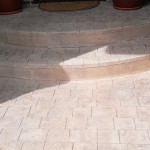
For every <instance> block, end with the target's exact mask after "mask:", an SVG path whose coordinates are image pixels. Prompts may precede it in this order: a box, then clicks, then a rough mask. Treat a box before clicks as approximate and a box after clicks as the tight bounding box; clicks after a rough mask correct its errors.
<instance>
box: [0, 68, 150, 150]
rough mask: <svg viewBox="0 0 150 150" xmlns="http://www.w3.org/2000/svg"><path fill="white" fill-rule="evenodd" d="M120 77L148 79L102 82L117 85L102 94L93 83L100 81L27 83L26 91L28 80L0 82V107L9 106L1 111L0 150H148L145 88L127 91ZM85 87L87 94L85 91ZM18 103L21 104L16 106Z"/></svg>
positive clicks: (149, 124)
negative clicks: (0, 84) (114, 82)
mask: <svg viewBox="0 0 150 150" xmlns="http://www.w3.org/2000/svg"><path fill="white" fill-rule="evenodd" d="M123 77H125V79H130V78H132V79H131V80H133V81H134V80H141V79H147V80H148V79H149V78H150V73H149V71H147V72H144V73H137V74H134V75H126V76H122V77H119V78H117V77H111V78H108V79H107V78H106V79H105V82H106V81H108V82H110V81H115V80H117V82H118V84H120V83H121V84H122V85H121V87H117V88H116V87H113V86H108V88H107V86H104V89H102V87H98V86H96V88H95V83H99V84H100V82H101V81H102V83H104V79H97V80H96V81H95V80H94V81H92V80H90V81H86V82H85V85H84V81H73V82H71V83H69V82H64V81H62V82H61V84H60V82H56V83H55V82H54V81H53V82H52V81H51V82H49V81H38V80H36V82H35V80H33V81H32V82H31V84H29V85H27V83H30V81H31V80H22V79H17V80H16V79H13V78H6V77H5V78H2V79H1V78H0V79H1V80H2V81H3V82H2V84H4V85H3V86H2V87H4V89H1V90H0V103H1V104H6V103H7V102H8V101H11V104H12V105H10V106H2V105H1V108H2V109H1V114H2V116H1V117H0V148H3V149H4V150H5V149H6V150H8V149H9V150H10V149H12V150H13V149H14V150H22V149H23V150H26V149H29V150H30V149H31V150H34V149H35V150H38V149H39V150H47V149H52V150H63V149H64V150H91V149H92V150H149V145H150V139H149V135H150V119H149V116H150V114H149V102H148V100H149V96H148V95H149V89H148V88H147V87H146V85H144V87H142V86H141V87H140V88H136V89H135V88H134V87H133V88H132V87H130V88H127V86H126V83H123V82H124V80H125V79H124V78H123ZM122 80H123V81H122ZM4 81H5V82H4ZM46 82H47V83H46ZM24 83H26V85H25V86H24ZM78 83H79V86H78ZM106 83H107V82H106ZM15 84H17V86H15ZM32 84H33V86H32ZM63 84H64V85H63ZM90 84H91V85H92V86H91V87H92V88H87V89H86V88H85V87H86V86H87V85H88V86H90ZM124 84H125V87H124V89H123V85H124ZM147 84H149V83H147ZM37 85H38V86H37ZM39 85H40V86H39ZM67 85H68V87H67ZM96 85H97V84H96ZM23 87H26V88H23ZM27 87H29V88H27ZM82 87H83V89H82ZM23 89H24V91H23ZM27 91H28V92H27ZM140 91H141V92H140ZM143 94H144V95H143ZM140 98H141V99H140ZM19 99H20V100H22V102H23V103H21V101H20V103H17V102H16V101H17V100H19ZM32 100H33V103H32ZM34 100H35V101H36V102H37V103H36V104H35V103H34ZM44 101H46V102H45V103H44ZM57 101H59V103H58V102H57ZM28 102H29V103H28ZM24 104H27V105H28V106H26V105H25V106H24ZM33 104H34V105H33ZM58 104H59V105H60V104H61V106H59V107H58Z"/></svg>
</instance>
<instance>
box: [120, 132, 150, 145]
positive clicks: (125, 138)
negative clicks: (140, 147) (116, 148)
mask: <svg viewBox="0 0 150 150" xmlns="http://www.w3.org/2000/svg"><path fill="white" fill-rule="evenodd" d="M119 133H120V141H121V143H126V144H150V141H149V138H148V133H147V131H142V130H128V131H125V130H121V131H120V132H119Z"/></svg>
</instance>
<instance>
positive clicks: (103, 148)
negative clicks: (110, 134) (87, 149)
mask: <svg viewBox="0 0 150 150" xmlns="http://www.w3.org/2000/svg"><path fill="white" fill-rule="evenodd" d="M98 150H128V148H127V145H126V144H98Z"/></svg>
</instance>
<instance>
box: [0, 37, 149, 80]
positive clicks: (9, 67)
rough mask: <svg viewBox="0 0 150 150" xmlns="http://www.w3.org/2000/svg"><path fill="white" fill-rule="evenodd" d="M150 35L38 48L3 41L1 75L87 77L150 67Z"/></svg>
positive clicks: (102, 76)
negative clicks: (89, 44)
mask: <svg viewBox="0 0 150 150" xmlns="http://www.w3.org/2000/svg"><path fill="white" fill-rule="evenodd" d="M149 41H150V36H148V37H142V38H136V39H132V40H124V41H121V42H117V43H113V44H105V45H97V46H86V47H76V48H72V47H63V48H56V47H55V48H54V47H53V48H51V47H45V48H37V47H22V46H12V45H7V44H3V43H1V44H0V76H5V77H15V78H24V79H38V80H86V79H98V78H104V77H112V76H117V75H123V74H128V73H135V72H140V71H145V70H148V69H149V68H150V43H149Z"/></svg>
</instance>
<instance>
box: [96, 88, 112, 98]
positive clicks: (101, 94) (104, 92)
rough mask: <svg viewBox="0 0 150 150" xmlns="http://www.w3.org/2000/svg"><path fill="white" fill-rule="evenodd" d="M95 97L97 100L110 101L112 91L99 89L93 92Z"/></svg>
mask: <svg viewBox="0 0 150 150" xmlns="http://www.w3.org/2000/svg"><path fill="white" fill-rule="evenodd" d="M93 97H94V98H96V99H110V97H111V90H110V89H97V90H94V91H93Z"/></svg>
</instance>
